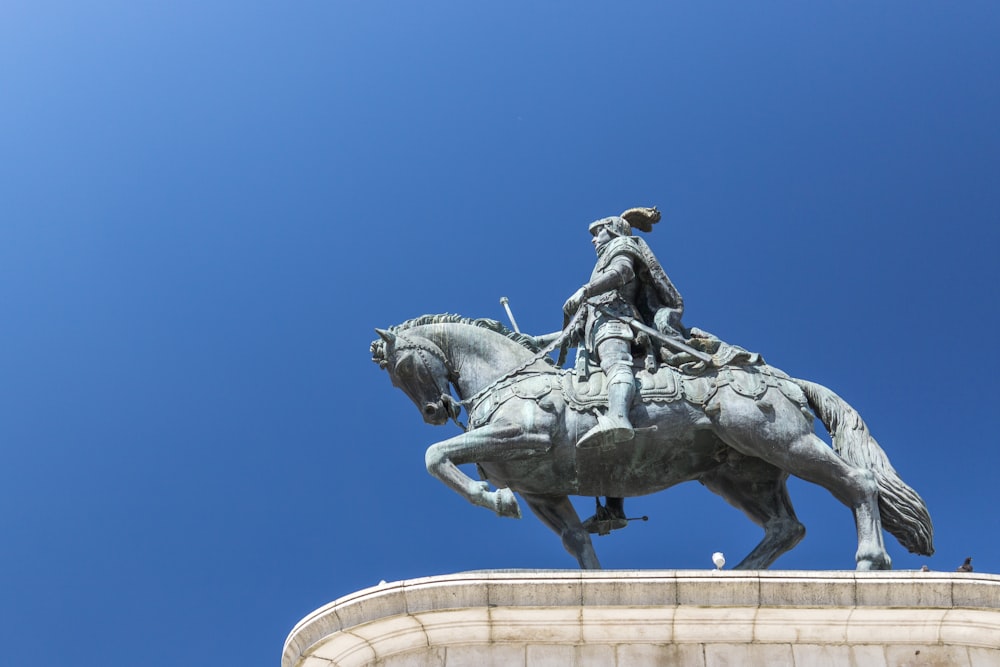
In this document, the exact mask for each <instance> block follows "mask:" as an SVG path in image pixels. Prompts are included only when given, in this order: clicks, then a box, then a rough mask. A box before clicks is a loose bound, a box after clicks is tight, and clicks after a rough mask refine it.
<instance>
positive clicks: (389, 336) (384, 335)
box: [375, 329, 396, 345]
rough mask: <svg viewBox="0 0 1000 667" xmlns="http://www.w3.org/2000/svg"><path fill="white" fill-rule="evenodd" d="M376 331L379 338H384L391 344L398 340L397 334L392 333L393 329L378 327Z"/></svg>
mask: <svg viewBox="0 0 1000 667" xmlns="http://www.w3.org/2000/svg"><path fill="white" fill-rule="evenodd" d="M375 333H377V334H378V336H379V338H381V339H382V340H384V341H385V342H386V343H388V344H389V345H392V344H393V343H395V342H396V334H394V333H392V332H391V331H386V330H385V329H376V330H375Z"/></svg>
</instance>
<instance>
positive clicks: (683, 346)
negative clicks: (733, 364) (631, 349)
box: [587, 301, 712, 364]
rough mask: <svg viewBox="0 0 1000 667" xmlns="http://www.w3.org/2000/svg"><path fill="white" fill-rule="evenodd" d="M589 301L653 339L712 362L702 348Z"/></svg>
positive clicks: (673, 348) (676, 350)
mask: <svg viewBox="0 0 1000 667" xmlns="http://www.w3.org/2000/svg"><path fill="white" fill-rule="evenodd" d="M587 303H589V304H590V305H591V306H593V307H594V308H596V309H597V310H599V311H601V312H602V313H604V314H605V315H607V316H609V317H613V318H615V319H616V320H620V321H622V322H624V323H625V324H628V325H629V326H631V327H632V328H633V329H635V330H636V331H641V332H642V333H644V334H646V335H647V336H649V337H650V338H652V339H653V340H655V341H657V342H659V343H662V344H663V345H665V346H667V347H669V348H670V349H671V350H673V351H674V352H685V353H687V354H690V355H691V356H692V357H694V358H695V359H698V360H699V361H704V362H705V363H706V364H710V363H712V357H711V356H710V355H708V354H705V353H704V352H702V351H701V350H696V349H694V348H693V347H691V346H690V345H688V344H687V343H682V342H681V341H679V340H677V339H676V338H671V337H670V336H667V335H666V334H664V333H662V332H660V331H658V330H656V329H654V328H653V327H649V326H646V325H645V324H643V323H642V322H640V321H639V320H637V319H635V318H634V317H629V316H627V315H619V314H618V313H616V312H614V311H612V310H611V309H610V308H608V307H607V306H605V305H604V304H602V303H594V302H593V301H588V302H587Z"/></svg>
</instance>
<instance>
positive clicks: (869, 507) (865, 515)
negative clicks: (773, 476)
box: [707, 388, 892, 570]
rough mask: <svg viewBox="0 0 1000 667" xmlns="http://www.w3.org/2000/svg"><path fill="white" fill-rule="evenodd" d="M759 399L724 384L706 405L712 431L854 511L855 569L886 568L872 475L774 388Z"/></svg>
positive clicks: (748, 453) (887, 564) (746, 452)
mask: <svg viewBox="0 0 1000 667" xmlns="http://www.w3.org/2000/svg"><path fill="white" fill-rule="evenodd" d="M775 394H778V395H777V396H775ZM722 397H725V400H724V401H723V400H720V399H721V398H722ZM764 399H767V400H760V401H759V402H757V403H755V402H754V401H751V400H749V399H746V398H743V397H742V396H738V395H737V394H735V392H733V391H732V390H731V389H729V388H724V389H723V390H720V392H719V394H717V395H716V402H715V404H714V406H711V407H714V408H715V409H711V408H710V409H708V410H707V413H708V415H709V418H710V419H711V420H712V423H713V424H714V425H715V427H716V428H715V433H716V435H717V436H718V437H719V438H720V439H721V440H723V441H724V442H725V443H726V444H728V445H729V446H730V447H732V448H733V449H735V450H737V451H738V452H740V453H742V454H745V455H748V456H753V457H758V458H762V459H764V460H765V461H767V462H768V463H770V464H771V465H774V466H777V467H778V468H781V469H782V470H784V471H786V472H788V473H791V474H792V475H795V476H796V477H798V478H800V479H804V480H806V481H807V482H812V483H813V484H818V485H820V486H822V487H823V488H825V489H826V490H827V491H829V492H830V493H832V494H833V495H834V497H835V498H837V500H839V501H840V502H842V503H844V504H845V505H847V506H848V507H850V508H851V511H852V512H853V513H854V523H855V526H856V527H857V531H858V550H857V553H856V554H855V561H856V562H857V569H859V570H889V569H891V568H892V561H891V560H890V559H889V554H888V553H887V552H886V550H885V542H884V541H883V539H882V522H881V518H880V516H879V510H878V486H877V485H876V483H875V476H874V475H873V474H872V472H871V471H870V470H866V469H863V468H856V467H854V466H852V465H849V464H848V463H847V462H846V461H844V459H842V458H840V457H839V456H837V454H836V453H834V451H833V450H832V449H830V447H829V446H827V444H826V443H825V442H823V441H822V440H820V439H819V438H818V437H817V436H816V434H815V433H813V432H812V424H811V423H810V422H808V421H807V420H806V419H805V418H804V417H803V415H802V414H801V413H800V412H799V411H798V408H797V407H795V406H793V405H792V404H791V402H789V401H787V400H785V398H784V396H783V395H780V393H779V392H778V390H776V389H770V390H768V393H767V394H766V395H765V397H764Z"/></svg>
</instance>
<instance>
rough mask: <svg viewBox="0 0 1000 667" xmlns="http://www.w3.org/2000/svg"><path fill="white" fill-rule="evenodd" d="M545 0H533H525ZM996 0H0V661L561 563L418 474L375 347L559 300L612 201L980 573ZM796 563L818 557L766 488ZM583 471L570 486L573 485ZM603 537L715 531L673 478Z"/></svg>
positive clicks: (37, 658) (173, 647) (211, 643)
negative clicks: (825, 408)
mask: <svg viewBox="0 0 1000 667" xmlns="http://www.w3.org/2000/svg"><path fill="white" fill-rule="evenodd" d="M539 5H544V6H539ZM998 32H1000V8H998V6H997V5H996V3H991V2H965V3H960V4H958V5H955V4H951V5H948V6H946V5H944V4H940V3H938V4H935V3H916V4H914V3H895V2H882V3H862V2H840V3H796V2H772V3H742V2H735V3H728V2H719V3H713V4H711V5H710V6H708V5H705V3H659V2H633V3H617V4H616V3H606V2H572V3H570V2H552V3H529V2H520V1H518V2H505V3H468V4H467V5H462V4H460V3H443V2H422V3H411V4H406V3H388V2H378V1H375V2H358V1H347V0H338V1H326V2H316V1H306V0H304V1H301V2H295V3H288V2H256V3H249V4H248V3H236V2H223V1H220V2H190V1H179V2H171V3H155V2H124V1H120V2H88V3H75V2H59V1H51V2H50V1H46V0H33V1H32V2H21V1H20V0H13V2H10V1H8V2H7V3H5V4H4V6H3V8H2V9H0V156H2V159H0V308H2V312H3V313H4V317H3V324H2V325H0V452H2V464H0V619H2V622H0V644H2V645H3V646H4V654H5V660H6V661H7V662H8V664H44V665H47V664H52V665H55V664H60V665H61V664H70V663H72V664H74V665H88V666H89V665H110V664H132V663H136V662H141V663H142V664H143V665H146V666H148V667H156V666H160V665H163V666H168V665H169V666H175V665H199V664H203V665H209V664H240V665H275V664H277V662H278V660H279V654H280V650H281V646H282V642H283V641H284V638H285V636H286V634H287V632H288V631H289V630H290V629H291V627H292V626H293V625H294V624H295V623H296V622H297V621H298V620H299V619H300V618H301V617H302V616H304V615H305V614H307V613H308V612H310V611H311V610H313V609H314V608H316V607H319V606H321V605H323V604H325V603H326V602H328V601H331V600H333V599H335V598H337V597H339V596H341V595H344V594H347V593H349V592H351V591H354V590H356V589H359V588H362V587H367V586H370V585H374V584H376V583H378V581H379V580H381V579H386V580H390V581H392V580H397V579H404V578H411V577H418V576H425V575H432V574H439V573H447V572H455V571H462V570H474V569H486V568H570V567H573V565H574V562H573V561H572V560H571V559H570V557H569V556H568V555H567V554H566V553H565V552H563V550H562V547H561V546H560V544H559V540H558V539H557V538H556V537H555V536H554V535H551V534H549V533H548V531H547V529H545V528H544V527H543V526H542V525H541V524H540V523H539V522H538V521H536V520H534V519H533V518H530V517H529V518H526V519H524V520H522V521H513V520H509V519H500V518H497V517H495V516H493V515H491V514H490V513H488V512H486V511H485V510H482V509H480V508H476V507H472V506H471V505H469V504H468V503H466V502H465V501H464V500H462V499H461V498H459V497H458V496H456V495H455V494H453V493H452V492H451V491H449V490H448V489H447V488H445V487H444V486H443V485H441V484H440V483H439V482H437V481H436V480H434V479H432V478H431V477H430V476H429V475H427V473H426V472H425V470H424V463H423V452H424V449H425V448H426V447H427V446H428V445H430V444H432V443H433V442H436V441H438V440H442V439H445V438H447V437H450V436H451V435H454V434H455V432H456V430H455V427H454V426H444V427H432V426H428V425H425V424H424V423H423V422H422V421H421V419H420V417H419V415H418V413H417V410H416V409H415V408H414V407H413V406H412V405H411V404H410V403H409V401H408V400H407V399H406V397H405V396H404V395H403V394H402V393H401V392H399V391H397V390H396V389H394V388H393V387H392V386H391V385H390V383H389V380H388V378H387V376H386V375H385V374H384V373H383V372H382V371H380V370H379V369H378V367H377V366H375V365H374V364H372V363H371V361H370V358H369V354H368V344H369V342H370V340H371V339H372V338H373V337H374V334H373V328H374V327H376V326H378V327H385V326H388V325H392V324H397V323H399V322H402V321H404V320H406V319H409V318H411V317H415V316H418V315H422V314H427V313H440V312H457V313H461V314H463V315H467V316H476V317H495V318H497V319H504V315H503V310H502V308H501V306H500V305H499V303H498V300H499V298H500V297H501V296H507V297H509V298H510V303H511V307H512V308H513V310H514V312H515V315H516V316H517V319H518V323H519V324H520V325H521V328H522V329H525V330H528V331H531V332H538V333H541V332H548V331H552V330H554V329H555V328H557V327H558V326H559V324H560V323H561V317H562V315H561V311H560V309H561V306H562V303H563V301H564V300H565V299H566V298H567V297H568V296H569V295H570V294H572V293H573V291H574V290H575V289H576V288H577V287H579V286H580V284H582V282H583V281H584V280H585V279H586V278H587V277H588V276H589V273H590V270H591V268H592V265H593V249H592V248H591V246H590V243H589V237H588V235H587V232H586V228H587V224H588V223H589V222H590V221H591V220H593V219H595V218H599V217H604V216H607V215H612V214H615V213H618V212H621V211H622V210H624V209H625V208H628V207H631V206H638V205H657V206H659V207H660V209H661V210H662V211H663V213H664V220H663V222H661V223H660V224H659V225H658V226H657V228H656V229H655V230H654V232H653V233H651V234H649V235H647V236H646V238H647V241H648V242H649V244H650V245H651V247H652V248H653V249H654V251H655V252H656V253H657V255H658V256H659V258H660V260H661V262H662V263H663V265H664V266H665V268H666V270H667V271H668V273H669V274H670V275H671V277H672V278H673V280H674V282H675V283H676V285H677V286H678V288H679V289H680V291H681V292H682V294H683V295H684V297H685V300H686V303H687V313H686V315H685V321H686V323H687V324H688V325H689V326H699V327H702V328H704V329H707V330H710V331H712V332H714V333H716V334H718V335H719V336H721V337H723V338H724V339H727V340H729V341H730V342H733V343H737V344H740V345H743V346H744V347H747V348H750V349H753V350H755V351H759V352H761V353H762V354H764V356H765V357H766V358H767V360H768V361H769V362H771V363H772V364H774V365H776V366H778V367H780V368H782V369H784V370H785V371H787V372H788V373H790V374H792V375H795V376H799V377H804V378H807V379H810V380H814V381H817V382H820V383H822V384H824V385H826V386H829V387H830V388H831V389H833V390H834V391H836V392H838V393H839V394H840V395H841V396H843V397H844V398H845V399H847V400H848V401H849V402H850V403H851V404H852V405H853V406H854V407H855V408H857V410H858V411H859V412H860V413H861V414H862V415H863V417H864V418H865V419H866V421H867V422H868V424H869V426H870V427H871V429H872V431H873V432H874V434H875V436H876V438H878V440H879V442H880V443H881V444H882V446H883V447H884V448H885V449H886V451H887V452H888V454H889V456H890V458H891V460H892V462H893V464H894V465H895V466H896V468H897V469H898V470H899V472H900V474H901V475H902V477H903V478H904V479H905V480H906V481H907V482H908V483H910V484H911V485H912V486H914V487H915V488H916V489H917V490H918V491H919V492H920V493H921V495H922V496H923V497H924V499H925V500H926V501H927V504H928V506H929V508H930V511H931V515H932V517H933V519H934V522H935V529H936V542H937V549H938V553H937V555H935V556H934V557H933V558H931V559H923V558H917V557H914V556H911V555H909V554H907V553H905V550H904V549H902V547H900V546H899V545H898V544H897V543H896V542H895V541H894V540H892V538H891V537H890V538H888V540H889V541H888V545H889V550H890V553H891V555H892V557H893V558H894V561H895V565H896V567H897V568H904V569H905V568H918V567H920V565H922V564H924V563H926V564H928V565H929V566H930V567H931V568H932V569H940V570H952V569H954V568H955V567H956V566H957V565H958V564H959V563H960V562H961V561H962V559H963V558H964V557H965V556H968V555H972V556H973V557H974V558H975V561H974V562H975V564H976V566H977V569H978V570H981V571H993V572H995V571H997V570H998V569H1000V563H998V560H1000V534H998V532H997V530H996V519H995V518H993V516H992V515H993V513H994V509H995V507H996V505H997V499H998V498H997V491H996V486H995V482H994V480H995V478H996V474H997V472H996V471H997V470H998V469H1000V455H998V453H997V447H996V446H995V444H994V440H995V437H994V432H995V429H994V427H993V422H994V420H995V417H996V415H997V408H996V405H997V400H998V398H1000V391H998V388H997V384H998V382H997V378H998V377H1000V359H998V353H997V345H996V343H995V340H994V338H995V335H994V334H995V332H996V330H997V324H998V320H1000V315H998V314H997V298H996V295H995V294H996V293H995V285H996V283H997V280H998V278H1000V269H998V262H997V259H996V253H997V250H998V247H1000V244H998V240H1000V231H998V223H1000V213H998V211H1000V123H998V122H997V119H998V118H1000V85H998V84H1000V81H998V78H1000V42H998V40H997V39H996V35H997V34H998ZM790 488H791V493H792V500H793V502H794V504H795V507H796V509H797V511H798V515H799V518H800V519H801V520H802V521H803V522H804V523H805V524H806V527H807V531H808V533H807V536H806V539H805V540H804V541H803V542H802V543H801V544H800V545H799V546H798V547H797V548H796V549H795V550H793V551H792V552H790V553H788V554H786V555H785V556H784V557H782V558H781V559H780V560H779V561H778V563H777V565H776V567H778V568H786V569H849V568H851V567H853V554H854V550H855V547H856V542H855V537H854V528H853V523H852V520H851V515H850V512H849V511H848V510H847V509H846V508H845V507H843V506H841V505H840V504H839V503H837V502H836V501H835V500H834V499H833V498H832V496H830V495H829V494H828V493H827V492H826V491H824V490H822V489H819V488H816V487H813V486H811V485H808V484H805V483H801V482H798V481H793V482H791V483H790ZM590 502H591V501H590V500H589V499H581V501H580V507H581V508H582V509H581V511H583V512H588V513H589V510H590ZM629 510H630V513H634V514H647V515H649V516H650V521H649V522H648V523H644V524H638V525H633V526H630V527H629V528H628V529H627V530H624V531H619V532H618V533H616V534H614V535H612V536H609V537H604V538H598V539H597V540H596V546H597V550H598V554H599V556H600V557H601V559H602V561H603V563H604V565H605V567H609V568H707V567H711V563H710V554H711V553H712V552H713V551H716V550H721V551H724V552H726V554H727V556H729V558H730V560H731V562H736V561H737V560H738V559H739V558H741V557H742V555H743V554H745V553H746V552H747V551H749V550H750V549H751V548H752V547H753V545H754V544H756V542H757V540H758V539H759V536H760V532H759V530H758V529H757V528H756V527H755V526H754V525H752V524H751V523H750V522H749V521H748V520H746V519H745V518H744V517H743V516H742V515H741V514H740V513H738V512H737V511H736V510H733V509H731V508H729V507H728V506H727V505H725V503H724V502H723V501H722V500H721V499H719V498H717V497H716V496H714V495H712V494H710V493H709V492H707V491H706V490H705V489H703V488H701V487H700V486H699V485H698V484H688V485H683V486H680V487H677V488H674V489H671V490H668V491H666V492H664V493H661V494H658V495H657V496H652V497H648V498H642V499H636V500H632V501H630V502H629Z"/></svg>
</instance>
